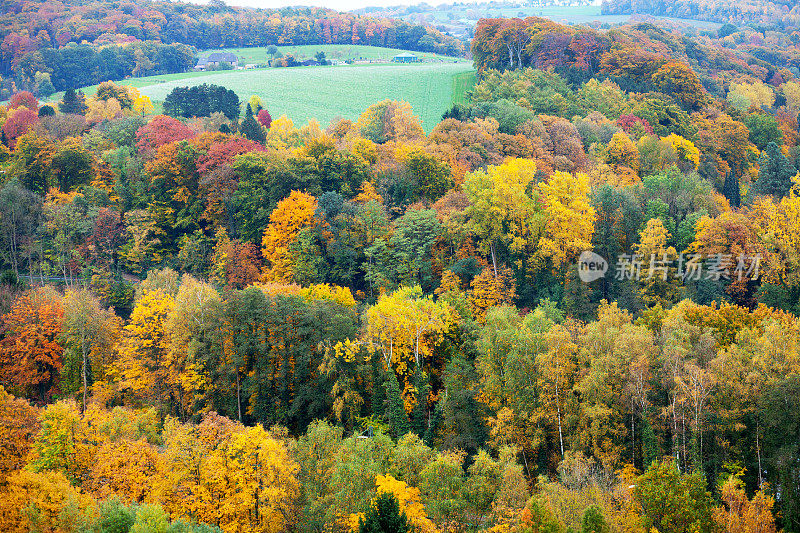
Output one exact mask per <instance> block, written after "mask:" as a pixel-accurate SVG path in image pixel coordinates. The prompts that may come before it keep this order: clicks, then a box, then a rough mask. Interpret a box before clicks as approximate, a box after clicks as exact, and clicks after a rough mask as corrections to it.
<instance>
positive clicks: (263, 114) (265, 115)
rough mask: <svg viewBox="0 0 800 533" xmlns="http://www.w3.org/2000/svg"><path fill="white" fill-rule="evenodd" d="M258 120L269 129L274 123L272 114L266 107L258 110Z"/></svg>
mask: <svg viewBox="0 0 800 533" xmlns="http://www.w3.org/2000/svg"><path fill="white" fill-rule="evenodd" d="M257 118H258V122H259V123H261V125H262V126H264V127H265V128H267V129H269V127H270V125H271V124H272V115H270V114H269V111H267V110H266V109H262V110H261V111H259V112H258V117H257Z"/></svg>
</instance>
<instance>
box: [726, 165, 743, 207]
mask: <svg viewBox="0 0 800 533" xmlns="http://www.w3.org/2000/svg"><path fill="white" fill-rule="evenodd" d="M722 194H723V195H724V196H725V198H727V199H728V201H729V202H730V203H731V206H733V207H739V206H741V205H742V196H741V191H740V190H739V176H737V175H736V174H735V173H733V172H728V173H727V174H726V175H725V184H724V185H723V186H722Z"/></svg>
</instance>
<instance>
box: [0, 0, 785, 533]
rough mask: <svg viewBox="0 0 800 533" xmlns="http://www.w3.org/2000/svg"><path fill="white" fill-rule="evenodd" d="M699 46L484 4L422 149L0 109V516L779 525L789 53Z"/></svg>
mask: <svg viewBox="0 0 800 533" xmlns="http://www.w3.org/2000/svg"><path fill="white" fill-rule="evenodd" d="M131 5H133V4H131ZM170 5H171V6H172V9H175V10H176V11H177V10H180V9H189V7H188V6H185V7H183V8H181V7H180V6H183V4H170ZM91 6H95V4H92V3H87V4H82V5H81V6H78V7H75V9H77V10H82V9H87V10H88V9H93V8H91ZM122 7H123V10H124V9H128V7H126V6H122ZM59 9H60V8H59ZM192 9H194V8H192ZM197 9H201V8H199V7H198V8H197ZM202 9H215V7H214V5H213V4H212V5H211V6H210V7H206V8H202ZM29 13H30V12H29V11H20V12H19V13H18V14H17V15H18V17H14V20H23V19H24V17H28V16H30V14H29ZM98 16H99V15H98ZM19 17H21V18H19ZM215 20H217V19H216V18H215ZM359 20H361V19H359ZM201 22H202V19H201ZM723 28H724V27H723ZM723 28H720V30H719V31H718V32H717V31H714V32H711V31H705V30H704V32H699V31H684V30H682V29H680V28H678V29H674V30H673V29H668V28H664V27H658V26H655V25H653V24H649V23H637V24H631V25H623V26H617V27H613V28H610V29H592V28H588V27H583V26H562V25H559V24H556V23H553V22H551V21H548V20H545V19H539V18H528V19H485V20H481V21H480V22H479V24H478V26H477V28H476V32H475V39H474V40H473V41H472V43H471V53H472V56H473V59H474V61H475V67H476V69H477V70H478V81H477V83H476V85H475V86H474V88H473V89H472V90H471V92H470V94H469V101H468V102H467V103H465V104H459V105H454V106H453V107H452V109H450V110H449V111H448V112H447V113H445V115H444V116H443V117H442V120H441V122H440V123H439V124H438V125H436V126H435V127H434V128H433V129H432V131H430V132H428V133H426V132H425V131H424V130H423V128H422V126H421V124H420V121H419V119H418V118H417V117H416V116H415V114H414V110H413V109H411V107H410V105H409V104H407V103H405V102H398V101H392V100H383V101H379V102H365V103H364V107H365V109H364V112H363V114H362V115H361V116H360V117H359V118H358V119H357V120H355V121H350V120H346V119H340V120H335V121H333V122H332V123H331V124H329V125H321V124H319V123H318V122H316V121H313V120H312V121H310V122H309V123H307V124H302V125H301V124H298V125H296V124H294V123H293V122H292V121H291V120H289V119H288V118H286V117H285V116H281V117H273V116H272V115H271V114H270V111H269V110H268V109H265V105H264V103H263V102H262V101H261V100H260V99H259V98H258V97H252V98H250V99H248V100H247V101H243V102H240V101H239V100H238V97H237V96H236V95H235V94H234V93H232V92H231V91H226V90H225V89H224V88H221V87H217V86H213V85H201V86H199V87H198V88H197V89H196V90H184V89H176V91H174V93H173V94H172V95H171V96H170V97H168V100H169V102H170V103H169V105H165V108H164V110H165V112H166V113H169V114H156V113H155V112H154V107H153V104H152V103H151V102H150V100H149V99H148V98H147V97H146V96H144V95H142V94H140V93H139V92H138V91H137V90H136V89H135V88H133V87H130V86H121V85H117V84H115V83H113V82H103V83H101V84H100V85H99V86H98V89H97V92H96V94H93V95H88V96H87V95H85V94H83V93H82V92H81V91H75V90H68V91H66V92H65V94H64V96H63V98H62V99H61V100H60V101H59V102H57V103H46V102H42V101H40V100H39V99H38V98H37V96H36V95H35V94H33V93H32V92H30V91H17V92H15V93H14V94H13V96H12V97H11V98H10V99H9V100H8V102H7V103H6V105H3V106H2V107H0V124H1V125H2V133H1V134H0V139H1V140H2V144H0V386H1V387H2V388H0V530H2V531H8V532H45V531H47V532H56V531H58V532H90V531H91V532H123V533H126V532H129V531H130V532H135V533H144V532H148V533H149V532H153V533H167V532H170V533H178V532H195V533H213V532H225V533H234V532H237V533H238V532H251V531H256V532H279V531H303V532H323V531H324V532H331V533H333V532H336V533H338V532H346V531H358V532H360V533H365V532H372V531H376V532H377V531H397V532H401V533H405V532H412V531H413V532H438V531H442V532H444V531H453V532H461V531H492V532H498V533H499V532H520V533H535V532H548V533H568V532H576V533H577V532H579V531H580V532H581V533H589V532H593V533H601V532H602V533H611V532H613V533H622V532H625V533H628V532H633V533H690V532H691V533H721V532H726V533H750V532H753V533H755V532H758V533H774V532H778V531H784V532H786V533H793V532H794V533H796V532H800V417H798V415H797V413H798V412H800V318H799V317H798V313H800V173H798V168H800V130H799V129H798V114H800V71H798V66H800V55H799V54H798V51H800V50H798V48H797V45H796V44H795V43H794V40H793V39H792V36H791V35H787V34H785V33H782V32H780V31H778V30H764V31H763V32H759V31H758V30H756V29H754V28H752V27H742V28H737V27H734V28H733V30H734V31H731V30H730V28H725V29H723ZM189 44H191V43H189ZM4 50H5V48H4ZM191 109H195V110H196V112H195V115H194V116H187V115H189V114H190V113H189V112H188V110H191ZM198 114H199V115H205V116H197V115H198ZM170 115H173V116H170Z"/></svg>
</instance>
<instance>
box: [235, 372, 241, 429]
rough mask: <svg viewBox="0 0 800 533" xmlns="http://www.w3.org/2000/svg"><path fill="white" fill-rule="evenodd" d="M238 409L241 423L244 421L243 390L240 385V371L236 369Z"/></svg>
mask: <svg viewBox="0 0 800 533" xmlns="http://www.w3.org/2000/svg"><path fill="white" fill-rule="evenodd" d="M236 407H237V409H238V412H239V422H241V421H242V388H241V385H240V383H239V369H238V368H237V369H236Z"/></svg>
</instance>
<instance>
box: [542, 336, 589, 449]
mask: <svg viewBox="0 0 800 533" xmlns="http://www.w3.org/2000/svg"><path fill="white" fill-rule="evenodd" d="M545 340H546V342H547V351H545V352H542V353H541V354H539V356H538V357H537V358H536V365H537V367H538V370H539V373H538V377H539V382H540V386H541V390H542V407H543V409H542V413H543V415H544V416H543V417H542V418H543V419H544V420H549V421H552V420H553V419H554V418H555V421H556V423H557V426H558V444H559V449H560V451H561V457H562V458H563V457H564V428H563V425H564V424H563V419H564V417H565V416H567V414H568V413H567V412H566V405H565V404H566V403H567V402H568V401H569V397H570V396H571V395H572V394H571V392H572V388H573V387H574V385H575V380H576V379H577V369H578V353H579V350H578V345H577V343H576V342H575V338H574V335H573V333H572V332H571V331H570V330H569V329H568V328H567V327H565V326H563V325H561V324H557V325H554V326H553V327H551V328H550V329H549V330H548V332H547V334H546V335H545ZM553 413H555V417H553Z"/></svg>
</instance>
